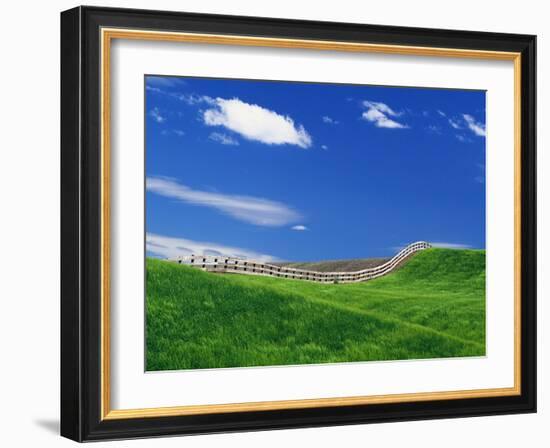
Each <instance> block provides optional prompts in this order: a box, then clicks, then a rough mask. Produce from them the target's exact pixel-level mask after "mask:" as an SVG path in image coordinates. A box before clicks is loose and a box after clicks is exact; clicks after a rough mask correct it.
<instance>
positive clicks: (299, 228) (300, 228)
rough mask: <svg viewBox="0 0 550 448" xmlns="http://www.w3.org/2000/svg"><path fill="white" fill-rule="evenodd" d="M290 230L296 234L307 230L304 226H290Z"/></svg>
mask: <svg viewBox="0 0 550 448" xmlns="http://www.w3.org/2000/svg"><path fill="white" fill-rule="evenodd" d="M291 229H292V230H297V231H298V232H303V231H304V230H309V229H308V228H307V227H306V226H303V225H301V224H300V225H297V226H292V227H291Z"/></svg>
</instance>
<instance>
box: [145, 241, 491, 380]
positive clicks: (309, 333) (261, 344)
mask: <svg viewBox="0 0 550 448" xmlns="http://www.w3.org/2000/svg"><path fill="white" fill-rule="evenodd" d="M146 302H147V303H146V318H147V332H146V334H147V337H146V346H147V370H177V369H198V368H219V367H238V366H241V367H242V366H261V365H282V364H287V365H291V364H313V363H328V362H350V361H373V360H397V359H422V358H444V357H456V356H479V355H484V354H485V251H476V250H448V249H428V250H425V251H422V252H420V253H418V254H417V255H415V256H414V257H412V258H411V259H410V260H409V261H408V262H407V263H406V264H405V265H404V266H403V267H401V268H400V269H399V270H397V271H395V272H394V273H392V274H389V275H387V276H385V277H382V278H379V279H376V280H372V281H370V282H364V283H354V284H339V285H334V284H319V283H313V282H305V281H300V280H286V279H278V278H270V277H260V276H247V275H239V274H226V275H223V274H212V273H207V272H202V271H200V270H198V269H196V268H192V267H187V266H181V265H177V264H174V263H169V262H166V261H160V260H155V259H148V260H147V299H146Z"/></svg>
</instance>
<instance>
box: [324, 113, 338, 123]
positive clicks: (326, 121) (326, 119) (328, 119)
mask: <svg viewBox="0 0 550 448" xmlns="http://www.w3.org/2000/svg"><path fill="white" fill-rule="evenodd" d="M321 119H322V120H323V123H327V124H339V123H340V122H339V121H336V120H335V119H333V118H330V117H329V116H328V115H325V116H323V117H322V118H321Z"/></svg>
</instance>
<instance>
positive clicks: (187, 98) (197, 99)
mask: <svg viewBox="0 0 550 448" xmlns="http://www.w3.org/2000/svg"><path fill="white" fill-rule="evenodd" d="M176 97H177V98H178V99H179V100H181V101H183V102H184V103H186V104H188V105H190V106H195V105H197V104H210V105H214V104H216V100H215V99H214V98H212V97H210V96H208V95H198V94H196V93H184V94H183V95H177V96H176Z"/></svg>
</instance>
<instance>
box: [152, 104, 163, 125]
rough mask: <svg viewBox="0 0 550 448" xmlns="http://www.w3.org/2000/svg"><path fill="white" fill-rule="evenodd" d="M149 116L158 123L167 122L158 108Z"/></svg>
mask: <svg viewBox="0 0 550 448" xmlns="http://www.w3.org/2000/svg"><path fill="white" fill-rule="evenodd" d="M149 116H150V117H151V118H152V119H153V120H155V121H156V122H157V123H164V122H165V121H166V118H164V117H163V116H162V115H161V113H160V110H159V108H158V107H154V108H153V109H151V110H150V111H149Z"/></svg>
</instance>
